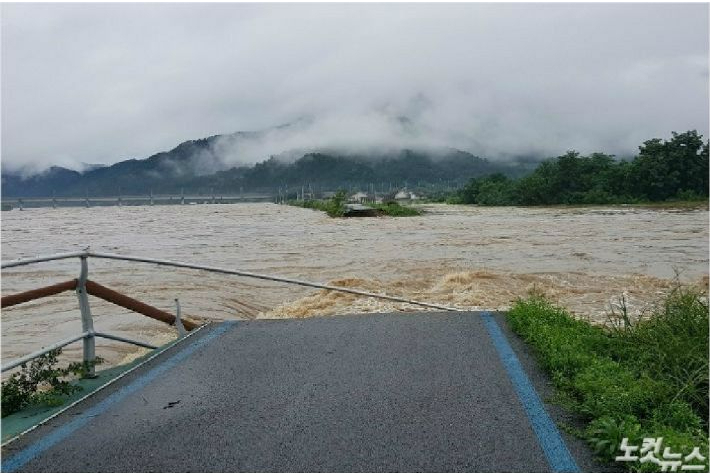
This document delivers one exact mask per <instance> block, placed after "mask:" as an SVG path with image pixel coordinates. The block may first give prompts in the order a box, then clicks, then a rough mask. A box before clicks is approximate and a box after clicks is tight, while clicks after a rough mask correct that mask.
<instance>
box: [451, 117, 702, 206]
mask: <svg viewBox="0 0 710 473" xmlns="http://www.w3.org/2000/svg"><path fill="white" fill-rule="evenodd" d="M672 135H673V137H672V138H671V139H670V140H667V141H666V140H661V139H659V138H655V139H652V140H648V141H646V142H644V144H643V145H642V146H640V147H639V154H638V155H637V156H636V157H635V158H634V159H633V160H631V161H628V160H617V159H615V158H614V156H612V155H608V154H604V153H592V154H590V155H589V156H581V155H580V154H579V153H578V152H576V151H569V152H567V153H566V154H564V155H562V156H558V157H556V158H552V159H548V160H545V161H543V162H542V163H540V164H539V165H538V167H537V168H536V169H535V170H534V171H533V172H532V173H530V174H528V175H526V176H524V177H521V178H518V179H515V178H510V177H508V176H506V175H504V174H502V173H494V174H490V175H488V176H485V177H479V178H473V179H471V180H470V181H469V182H468V184H466V185H465V186H464V187H463V188H462V189H460V190H458V191H457V192H455V193H454V194H453V195H449V196H448V198H447V201H449V202H453V203H464V204H480V205H556V204H613V203H634V202H643V201H647V202H660V201H666V200H676V199H677V200H704V199H707V198H708V141H705V142H703V137H702V135H699V134H698V132H697V131H695V130H693V131H688V132H685V133H680V134H679V133H675V132H673V134H672Z"/></svg>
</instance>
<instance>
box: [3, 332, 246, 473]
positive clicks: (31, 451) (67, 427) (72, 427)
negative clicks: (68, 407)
mask: <svg viewBox="0 0 710 473" xmlns="http://www.w3.org/2000/svg"><path fill="white" fill-rule="evenodd" d="M235 324H236V321H234V322H232V321H229V322H222V323H221V324H220V326H218V327H217V328H215V329H214V330H212V331H211V332H210V333H208V334H207V335H205V336H204V337H203V338H201V339H199V340H197V341H196V342H194V343H193V344H192V345H189V346H187V347H186V348H185V349H184V350H182V351H180V352H178V353H176V354H175V355H173V356H171V357H170V358H168V359H167V360H165V361H164V362H163V363H161V364H160V365H158V366H156V367H155V368H153V369H151V370H150V371H148V372H147V373H146V374H144V375H143V376H141V377H139V378H137V379H135V380H134V381H133V382H132V383H130V384H127V385H126V386H124V387H122V388H121V389H119V390H118V391H116V392H115V393H113V394H111V395H110V396H108V397H107V398H106V399H104V400H103V401H101V402H99V403H98V404H96V405H95V406H94V407H92V408H91V409H88V410H87V411H85V412H83V413H82V414H80V415H78V416H77V417H76V418H75V419H74V420H72V421H71V422H68V423H67V424H64V425H63V426H61V427H59V428H57V429H56V430H54V431H52V432H51V433H49V434H48V435H46V436H44V437H42V438H41V439H40V440H38V441H37V442H35V443H34V444H32V445H30V446H28V447H26V448H24V449H23V450H21V451H20V452H18V453H17V454H15V455H13V456H12V457H11V458H10V459H8V460H7V461H3V462H2V471H3V472H4V473H13V472H14V471H16V470H18V469H19V468H22V467H23V466H24V465H25V464H27V463H28V462H30V461H32V460H34V459H35V458H37V456H39V455H40V454H42V453H43V452H44V451H46V450H48V449H50V448H51V447H53V446H54V445H56V444H57V443H59V442H61V441H62V440H64V439H66V438H67V437H68V436H70V435H71V434H73V433H74V432H76V431H77V430H78V429H80V428H81V427H83V426H84V425H85V424H86V423H87V422H88V421H89V420H90V419H91V418H92V417H95V416H97V415H99V414H102V413H104V412H106V411H107V410H108V409H109V408H110V407H111V406H112V405H113V404H115V403H117V402H119V401H122V400H123V399H124V398H125V397H126V396H128V395H129V394H132V393H134V392H136V391H138V390H139V389H142V388H144V387H145V386H146V385H147V384H149V383H150V382H151V381H153V380H154V379H155V378H157V377H158V376H160V375H162V374H163V373H165V372H166V371H168V370H169V369H171V368H172V367H174V366H175V365H177V364H178V363H180V362H181V361H183V360H184V359H185V358H187V357H188V356H190V355H192V354H193V353H194V352H195V351H197V350H198V349H200V348H202V347H203V346H205V345H206V344H208V343H209V342H211V341H212V340H214V339H215V338H217V337H219V336H220V335H222V334H223V333H224V332H226V331H227V330H228V329H230V328H232V327H233V326H234V325H235Z"/></svg>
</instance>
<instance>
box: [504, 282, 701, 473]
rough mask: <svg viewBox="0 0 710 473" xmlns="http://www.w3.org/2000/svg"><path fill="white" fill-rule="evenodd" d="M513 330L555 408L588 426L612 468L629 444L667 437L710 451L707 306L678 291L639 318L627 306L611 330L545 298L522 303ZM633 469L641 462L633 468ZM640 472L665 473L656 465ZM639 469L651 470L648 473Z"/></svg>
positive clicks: (686, 449)
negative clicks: (551, 391) (548, 383)
mask: <svg viewBox="0 0 710 473" xmlns="http://www.w3.org/2000/svg"><path fill="white" fill-rule="evenodd" d="M508 320H509V322H510V324H511V327H512V329H513V330H514V331H515V332H516V333H518V334H519V335H520V336H521V337H522V338H523V339H524V340H525V341H526V342H528V343H529V344H530V345H531V346H532V347H533V349H534V351H535V354H536V357H537V359H538V361H539V362H540V363H541V366H542V367H543V368H544V369H545V370H546V371H547V372H548V373H549V374H550V375H551V377H552V380H553V383H554V385H555V387H556V390H557V393H558V394H557V397H558V401H560V402H561V403H562V404H563V405H566V406H567V407H568V408H571V410H573V411H574V412H576V413H578V414H579V415H580V416H582V418H583V419H584V420H585V421H586V427H585V428H584V429H582V430H578V431H577V434H578V435H580V436H581V437H583V438H585V439H586V440H587V441H588V442H589V443H590V444H591V446H592V448H593V449H594V450H595V452H596V454H597V455H598V456H599V457H600V458H601V459H603V460H605V461H609V462H612V461H613V460H614V458H615V457H616V456H617V455H623V453H621V452H620V451H619V445H620V444H621V441H622V438H624V437H627V438H628V439H629V441H628V444H629V445H640V444H641V443H642V441H643V438H648V437H663V445H664V447H670V448H671V451H672V452H673V453H683V454H684V455H687V454H688V453H690V452H691V451H692V448H693V447H701V451H702V452H704V453H705V454H706V453H707V445H708V436H707V431H708V304H707V298H706V297H705V296H704V295H703V294H700V293H698V292H696V291H694V290H690V289H684V288H681V287H678V288H676V289H675V290H673V292H672V293H671V294H670V295H669V296H668V297H667V299H666V300H665V301H663V303H662V304H660V305H659V307H657V308H656V309H655V310H654V311H653V312H652V313H650V314H648V315H647V316H645V317H643V318H641V319H633V318H632V317H630V316H629V314H628V313H627V312H626V310H625V309H624V306H623V304H621V309H619V310H617V311H616V313H614V314H611V316H610V323H609V324H608V325H607V326H606V327H600V326H593V325H590V324H589V323H587V322H585V321H582V320H578V319H575V318H574V317H572V316H571V315H570V314H569V313H568V312H567V311H565V310H564V309H561V308H559V307H556V306H555V305H553V304H552V303H551V302H550V301H548V300H546V299H545V298H543V297H542V296H540V295H532V296H531V297H530V298H528V299H526V300H520V301H518V302H517V303H516V304H515V305H514V307H513V308H512V310H511V311H510V312H509V314H508ZM625 465H626V466H627V467H628V468H630V469H633V468H637V467H639V466H641V465H640V464H639V463H626V464H625ZM643 468H646V469H648V468H650V470H649V471H658V466H657V465H653V464H646V465H645V466H644V467H643ZM643 468H642V469H641V471H646V470H644V469H643Z"/></svg>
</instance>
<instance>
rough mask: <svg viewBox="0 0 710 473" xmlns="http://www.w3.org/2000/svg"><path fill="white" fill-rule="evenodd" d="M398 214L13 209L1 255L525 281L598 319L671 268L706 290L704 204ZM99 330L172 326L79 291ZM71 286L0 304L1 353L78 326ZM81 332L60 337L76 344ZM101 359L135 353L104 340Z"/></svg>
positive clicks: (445, 292)
mask: <svg viewBox="0 0 710 473" xmlns="http://www.w3.org/2000/svg"><path fill="white" fill-rule="evenodd" d="M425 209H426V211H427V212H426V214H425V215H424V216H421V217H412V218H388V217H382V218H362V219H331V218H328V217H327V216H325V214H323V213H321V212H317V211H312V210H309V209H301V208H296V207H287V206H278V205H275V204H234V205H187V206H155V207H148V206H146V207H95V208H89V209H85V208H60V209H56V210H54V209H50V208H47V209H29V210H25V211H23V212H20V211H17V210H13V211H11V212H3V214H2V260H3V261H7V260H11V259H15V258H22V257H32V256H36V255H43V254H52V253H57V252H66V251H76V250H80V249H84V248H86V247H87V246H90V247H91V249H92V250H94V251H102V252H111V253H121V254H129V255H138V256H147V257H154V258H163V259H172V260H179V261H187V262H194V263H198V264H208V265H215V266H221V267H227V268H233V269H241V270H246V271H252V272H258V273H265V274H272V275H281V276H287V277H293V278H299V279H305V280H310V281H314V282H323V283H330V284H333V285H340V286H347V287H352V288H358V289H364V290H369V291H375V292H385V293H387V294H393V295H401V296H405V297H407V298H410V299H415V300H420V301H427V302H437V303H441V304H446V305H450V306H455V307H461V308H489V309H499V308H506V307H508V306H509V305H510V304H511V302H512V301H514V300H515V299H516V298H517V297H520V296H525V295H526V294H527V293H528V292H529V291H530V290H532V289H536V290H539V291H542V292H544V293H545V294H547V295H548V296H549V297H550V298H552V299H553V300H555V301H558V302H559V303H560V304H562V305H564V306H566V307H568V308H569V309H571V310H572V311H573V312H575V313H576V314H578V315H579V316H581V317H588V318H590V319H592V320H595V321H603V320H604V318H605V314H606V313H607V312H608V310H609V304H610V301H612V302H613V301H614V300H616V298H618V297H619V296H621V295H622V294H623V295H624V297H625V299H626V301H627V303H628V304H629V306H630V308H631V309H632V310H633V311H635V312H640V311H643V310H646V309H647V308H648V307H649V305H650V304H652V303H653V302H654V301H657V300H658V298H659V297H660V296H662V295H663V294H664V293H665V292H667V291H668V290H669V288H670V287H672V285H673V280H674V279H675V278H676V277H677V278H679V279H680V280H681V281H682V282H684V283H688V284H698V285H701V286H703V287H707V282H708V211H707V210H706V209H703V210H700V209H696V210H671V209H667V210H653V209H644V208H632V207H629V208H618V207H614V208H603V207H595V208H535V209H530V208H511V207H506V208H490V207H489V208H481V207H463V206H447V205H431V206H426V207H425ZM78 272H79V262H78V260H65V261H59V262H51V263H42V264H37V265H31V266H26V267H21V268H14V269H8V270H6V271H5V270H3V272H2V293H3V294H11V293H15V292H17V291H23V290H28V289H32V288H37V287H41V286H45V285H49V284H53V283H57V282H61V281H65V280H68V279H72V278H75V277H77V276H78ZM89 277H90V278H91V279H93V280H95V281H97V282H99V283H101V284H104V285H106V286H108V287H111V288H113V289H115V290H117V291H119V292H122V293H125V294H127V295H129V296H132V297H135V298H137V299H139V300H141V301H144V302H146V303H148V304H151V305H155V306H157V307H159V308H162V309H164V310H168V311H173V310H174V299H175V298H176V297H179V299H180V302H181V305H182V308H183V313H184V314H185V315H187V316H192V317H195V318H203V319H215V320H222V319H240V318H255V317H307V316H327V315H334V314H343V313H357V312H373V311H393V310H420V309H418V308H417V307H415V306H407V305H405V304H398V303H393V302H386V301H380V300H373V299H368V298H362V297H356V296H352V295H347V294H340V293H328V292H325V291H318V290H314V289H307V288H303V287H298V286H287V285H284V284H280V283H269V282H265V281H260V280H253V279H251V280H250V279H245V278H240V277H236V276H226V275H219V274H208V273H204V272H199V271H192V270H183V269H180V270H177V269H170V268H163V267H154V266H151V265H146V264H140V263H123V262H118V261H103V260H96V259H92V260H90V262H89ZM91 307H92V312H93V313H94V315H95V326H96V329H97V330H100V331H104V332H111V333H116V334H122V335H125V336H130V337H133V338H140V339H143V340H146V341H153V342H157V343H162V342H165V341H167V340H169V339H171V338H173V337H174V336H175V334H174V331H173V329H172V328H171V327H168V326H165V325H163V324H161V323H159V322H155V321H153V320H151V319H147V318H146V317H143V316H141V315H137V314H134V313H130V312H129V311H127V310H124V309H122V308H120V307H117V306H114V305H111V304H108V303H105V302H103V301H100V300H98V299H95V298H92V299H91ZM80 329H81V322H80V318H79V311H78V306H77V301H76V296H75V295H73V294H72V293H64V294H60V295H57V296H55V297H52V298H47V299H41V300H37V301H33V302H30V303H26V304H22V305H20V306H16V307H12V308H8V309H5V310H3V311H2V356H3V358H4V360H9V359H12V358H15V357H17V356H19V355H22V354H25V353H29V352H30V351H33V350H36V349H38V348H39V347H41V346H44V345H47V344H49V343H51V342H54V341H57V340H60V339H62V338H65V337H69V336H71V335H74V334H78V333H80ZM80 350H81V348H80V344H74V345H71V346H68V347H66V348H65V353H68V354H69V355H70V356H72V357H76V356H78V354H79V352H80ZM97 353H98V354H99V355H101V356H103V357H104V358H106V359H107V361H108V362H109V363H112V364H113V363H117V362H121V361H126V360H127V359H130V358H131V357H134V356H135V355H136V353H137V352H136V349H135V348H134V347H130V346H127V345H123V344H117V343H115V342H109V341H105V340H98V341H97Z"/></svg>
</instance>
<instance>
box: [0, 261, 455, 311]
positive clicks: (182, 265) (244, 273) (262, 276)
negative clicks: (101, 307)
mask: <svg viewBox="0 0 710 473" xmlns="http://www.w3.org/2000/svg"><path fill="white" fill-rule="evenodd" d="M72 257H94V258H100V259H113V260H120V261H132V262H136V263H148V264H155V265H158V266H171V267H174V268H185V269H195V270H200V271H208V272H213V273H221V274H231V275H235V276H242V277H247V278H254V279H261V280H266V281H274V282H282V283H286V284H295V285H298V286H305V287H313V288H316V289H326V290H329V291H337V292H345V293H348V294H355V295H359V296H365V297H373V298H376V299H383V300H389V301H393V302H401V303H405V304H412V305H418V306H421V307H427V308H430V309H439V310H445V311H448V312H463V311H465V309H460V308H458V307H450V306H445V305H440V304H432V303H429V302H420V301H415V300H412V299H406V298H404V297H397V296H389V295H387V294H378V293H375V292H368V291H360V290H358V289H351V288H348V287H340V286H332V285H330V284H321V283H315V282H311V281H303V280H300V279H293V278H286V277H282V276H270V275H266V274H258V273H252V272H249V271H241V270H235V269H229V268H221V267H218V266H208V265H202V264H194V263H185V262H181V261H171V260H164V259H157V258H146V257H142V256H130V255H119V254H115V253H101V252H95V251H89V250H84V251H79V252H75V253H62V254H57V255H48V256H39V257H36V258H29V259H24V260H23V259H20V260H15V261H10V262H7V263H2V266H0V267H1V268H3V269H4V268H7V267H16V266H24V265H27V264H33V263H41V262H45V261H53V260H58V259H66V258H72Z"/></svg>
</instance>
